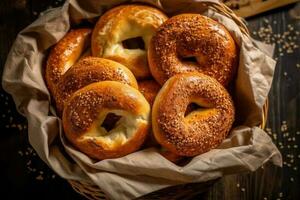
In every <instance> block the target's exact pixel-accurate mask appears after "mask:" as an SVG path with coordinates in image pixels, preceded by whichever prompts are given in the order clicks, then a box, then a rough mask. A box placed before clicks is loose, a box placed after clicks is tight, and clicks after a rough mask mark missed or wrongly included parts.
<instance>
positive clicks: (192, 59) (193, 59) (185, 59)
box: [181, 56, 198, 63]
mask: <svg viewBox="0 0 300 200" xmlns="http://www.w3.org/2000/svg"><path fill="white" fill-rule="evenodd" d="M181 61H183V62H188V63H197V62H198V61H197V58H196V57H195V56H186V57H181Z"/></svg>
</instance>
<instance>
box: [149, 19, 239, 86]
mask: <svg viewBox="0 0 300 200" xmlns="http://www.w3.org/2000/svg"><path fill="white" fill-rule="evenodd" d="M188 57H194V58H195V59H196V61H194V62H191V61H188V60H185V59H184V58H188ZM148 62H149V67H150V71H151V73H152V75H153V77H154V78H155V79H156V81H157V82H158V83H160V84H163V83H164V82H165V81H166V80H168V78H170V77H172V76H173V75H175V74H178V73H185V72H194V71H197V72H201V73H204V74H206V75H209V76H212V77H214V78H215V79H217V80H218V81H219V82H220V83H221V84H222V85H224V86H226V85H227V84H228V83H229V81H230V80H231V79H232V78H233V76H234V73H235V70H236V64H237V47H236V45H235V42H234V40H233V38H232V37H231V35H230V33H229V32H228V31H227V29H226V28H225V27H224V26H223V25H221V24H219V23H218V22H216V21H214V20H212V19H210V18H208V17H205V16H202V15H200V14H181V15H177V16H174V17H172V18H170V19H169V20H167V21H166V22H165V23H164V24H163V25H162V26H160V27H159V29H158V30H157V32H156V34H155V35H154V36H153V38H152V40H151V42H150V47H149V50H148Z"/></svg>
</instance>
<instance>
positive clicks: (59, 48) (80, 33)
mask: <svg viewBox="0 0 300 200" xmlns="http://www.w3.org/2000/svg"><path fill="white" fill-rule="evenodd" d="M90 35H91V29H76V30H71V31H70V32H69V33H67V34H66V35H65V36H64V37H63V38H62V39H61V40H60V41H59V42H58V43H57V44H56V45H55V46H54V47H53V49H52V50H51V52H50V55H49V57H48V60H47V65H46V73H45V79H46V82H47V86H48V88H49V90H50V92H51V93H52V94H53V95H55V94H56V91H57V83H58V81H59V80H60V78H61V76H62V75H63V74H64V73H65V72H66V71H67V70H68V69H69V68H70V67H71V66H72V65H73V64H74V63H75V62H76V61H77V60H78V58H79V57H80V55H81V54H82V53H83V52H84V50H85V49H86V48H87V47H88V45H89V44H90Z"/></svg>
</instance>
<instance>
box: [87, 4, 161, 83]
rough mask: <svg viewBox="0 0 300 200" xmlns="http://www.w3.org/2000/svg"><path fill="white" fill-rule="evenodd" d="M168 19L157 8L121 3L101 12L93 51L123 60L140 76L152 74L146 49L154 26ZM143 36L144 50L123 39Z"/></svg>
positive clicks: (94, 54) (94, 36)
mask: <svg viewBox="0 0 300 200" xmlns="http://www.w3.org/2000/svg"><path fill="white" fill-rule="evenodd" d="M166 20H167V17H166V15H164V14H163V13H162V12H161V11H159V10H158V9H156V8H153V7H150V6H144V5H134V4H132V5H122V6H118V7H115V8H113V9H110V10H109V11H107V12H106V13H105V14H104V15H102V16H101V17H100V19H99V21H98V22H97V24H96V26H95V28H94V30H93V34H92V55H93V56H98V57H104V58H108V59H111V60H115V61H117V62H120V63H121V64H123V65H125V66H126V67H128V68H129V69H130V70H131V71H132V72H133V74H134V75H135V76H136V77H137V78H138V79H141V78H145V77H148V76H150V71H149V68H148V63H147V49H148V44H149V42H150V39H151V37H152V36H153V34H154V32H155V30H156V29H157V28H158V27H159V26H160V25H161V24H162V23H163V22H164V21H166ZM136 37H142V39H143V41H144V43H145V50H141V49H127V48H124V47H123V45H122V41H124V40H127V39H129V38H136Z"/></svg>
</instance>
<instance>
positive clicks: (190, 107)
mask: <svg viewBox="0 0 300 200" xmlns="http://www.w3.org/2000/svg"><path fill="white" fill-rule="evenodd" d="M200 108H203V107H201V106H199V105H198V104H196V103H190V104H189V105H188V106H187V107H186V110H185V113H184V117H186V116H188V115H189V114H190V113H191V112H193V111H195V110H198V109H200Z"/></svg>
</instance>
